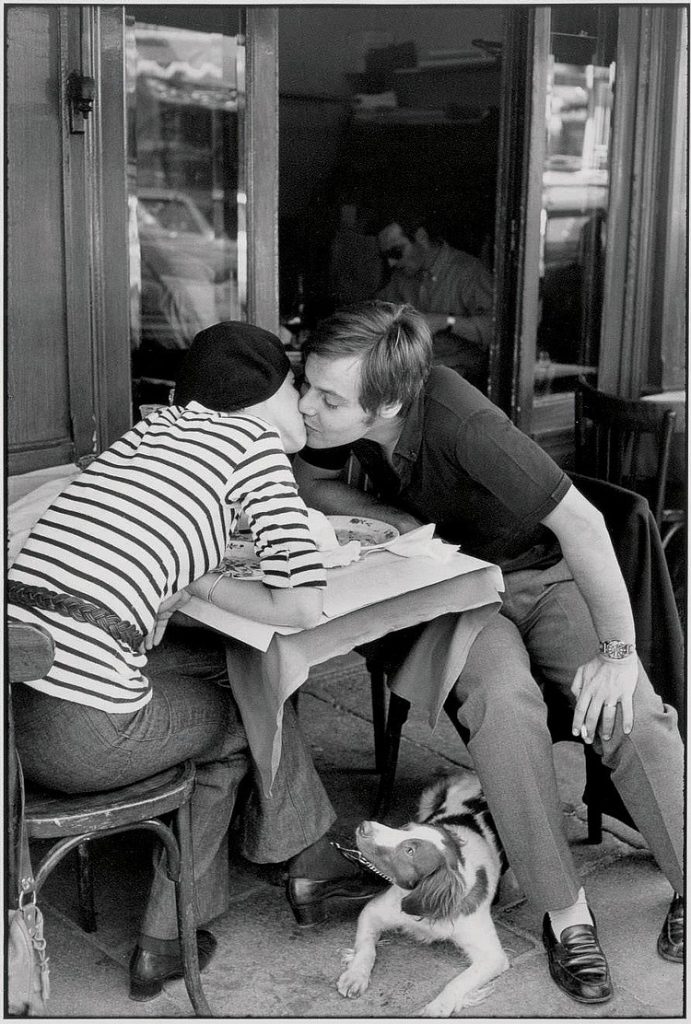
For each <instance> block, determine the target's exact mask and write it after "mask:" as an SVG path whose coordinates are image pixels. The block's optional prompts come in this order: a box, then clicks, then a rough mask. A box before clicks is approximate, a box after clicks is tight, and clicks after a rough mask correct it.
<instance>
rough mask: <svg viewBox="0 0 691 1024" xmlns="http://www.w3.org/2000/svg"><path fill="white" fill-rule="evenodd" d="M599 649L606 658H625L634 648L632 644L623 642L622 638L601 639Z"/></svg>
mask: <svg viewBox="0 0 691 1024" xmlns="http://www.w3.org/2000/svg"><path fill="white" fill-rule="evenodd" d="M600 650H601V651H602V653H603V654H604V655H605V656H606V657H607V658H615V659H618V658H626V657H627V656H628V655H629V654H631V653H632V652H633V651H634V650H635V648H634V645H633V644H625V643H624V642H623V641H622V640H603V641H602V643H601V644H600Z"/></svg>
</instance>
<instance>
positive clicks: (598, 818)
mask: <svg viewBox="0 0 691 1024" xmlns="http://www.w3.org/2000/svg"><path fill="white" fill-rule="evenodd" d="M588 842H589V843H592V844H593V846H596V845H597V844H598V843H601V842H602V811H601V810H600V808H599V807H597V806H596V805H593V804H588Z"/></svg>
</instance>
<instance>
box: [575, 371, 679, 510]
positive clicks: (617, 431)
mask: <svg viewBox="0 0 691 1024" xmlns="http://www.w3.org/2000/svg"><path fill="white" fill-rule="evenodd" d="M675 422H676V413H675V412H674V410H672V409H664V408H662V407H660V406H657V405H655V404H654V403H652V402H643V401H640V400H638V401H637V400H635V399H628V398H619V397H618V396H616V395H609V394H606V393H605V392H604V391H598V390H597V389H596V388H593V387H591V386H590V385H589V384H588V383H587V382H586V381H585V380H584V379H583V378H582V377H581V378H580V379H579V381H578V384H577V387H576V451H575V455H576V472H577V473H582V474H584V475H585V476H590V477H596V478H597V479H598V480H605V481H607V482H608V483H611V484H616V485H617V486H618V487H625V488H626V489H627V490H630V491H639V492H641V493H644V494H645V496H646V497H647V498H648V501H649V503H650V507H651V509H652V512H653V515H654V517H655V522H656V523H657V526H658V528H659V529H661V528H662V521H663V511H664V508H665V494H666V490H667V474H668V471H669V458H670V453H671V450H672V436H673V434H674V429H675ZM651 453H652V459H651Z"/></svg>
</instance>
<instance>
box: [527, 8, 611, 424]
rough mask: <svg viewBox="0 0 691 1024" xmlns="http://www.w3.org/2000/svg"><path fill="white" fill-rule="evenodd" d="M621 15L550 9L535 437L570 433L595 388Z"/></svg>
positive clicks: (533, 420)
mask: <svg viewBox="0 0 691 1024" xmlns="http://www.w3.org/2000/svg"><path fill="white" fill-rule="evenodd" d="M616 19H617V11H616V8H614V9H613V8H606V7H604V6H601V7H596V6H580V5H578V6H571V5H569V6H568V7H563V8H561V7H558V6H557V7H552V8H551V31H550V52H549V56H548V65H547V90H546V91H547V95H546V108H545V155H544V163H543V168H542V202H541V211H540V257H539V279H540V281H539V307H538V309H539V312H538V325H537V337H536V358H535V371H534V393H533V409H532V417H531V433H532V434H533V435H534V436H536V437H538V439H539V440H541V441H545V440H547V439H548V437H549V435H550V434H552V435H553V434H555V433H559V432H563V431H565V430H572V429H573V417H574V409H573V396H574V386H575V382H576V381H577V379H578V378H579V377H580V376H583V377H585V378H586V379H587V380H588V381H590V383H592V384H596V383H597V368H598V360H599V349H600V328H601V318H602V303H603V284H604V274H605V259H606V252H607V211H608V204H609V187H610V172H609V166H610V145H611V137H612V106H613V94H614V83H615V62H614V53H615V47H616V28H617V22H616Z"/></svg>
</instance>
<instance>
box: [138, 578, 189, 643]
mask: <svg viewBox="0 0 691 1024" xmlns="http://www.w3.org/2000/svg"><path fill="white" fill-rule="evenodd" d="M190 597H191V595H190V594H188V593H187V591H186V590H178V592H177V594H173V595H172V597H167V598H166V599H165V601H163V602H161V606H160V608H159V609H158V612H157V614H156V620H155V622H154V624H153V627H152V629H151V631H150V633H148V634H147V636H146V637H145V638H144V650H145V651H150V650H151V648H152V647H156V646H157V645H158V644H160V642H161V640H162V639H163V634H164V633H165V631H166V626H167V625H168V620H169V619H170V617H171V615H172V614H173V612H176V611H179V610H180V608H182V606H183V605H184V604H187V602H188V601H189V599H190Z"/></svg>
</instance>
